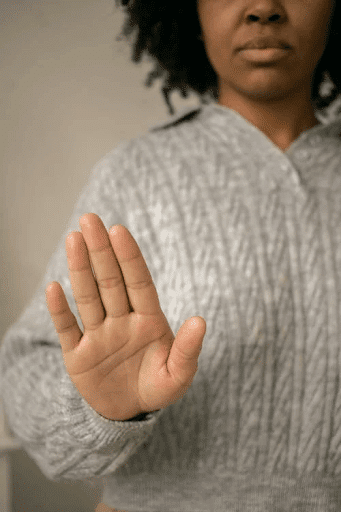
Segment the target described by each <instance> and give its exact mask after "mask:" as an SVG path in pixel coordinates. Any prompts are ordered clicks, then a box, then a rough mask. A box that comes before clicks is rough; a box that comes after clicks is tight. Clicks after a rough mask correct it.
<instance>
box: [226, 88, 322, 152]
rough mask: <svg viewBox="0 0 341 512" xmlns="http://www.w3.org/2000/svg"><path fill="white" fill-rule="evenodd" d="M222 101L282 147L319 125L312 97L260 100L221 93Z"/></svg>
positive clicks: (284, 148)
mask: <svg viewBox="0 0 341 512" xmlns="http://www.w3.org/2000/svg"><path fill="white" fill-rule="evenodd" d="M218 103H219V104H221V105H224V106H226V107H228V108H231V109H233V110H235V111H236V112H238V113H239V114H241V115H242V116H243V117H245V118H246V119H247V120H248V121H249V122H250V123H252V124H253V125H255V126H256V127H257V128H258V129H259V130H261V131H262V132H263V133H264V134H265V135H266V136H267V137H268V138H269V139H270V140H271V141H272V142H273V143H274V144H275V145H276V146H278V147H279V148H280V149H281V150H282V151H285V150H286V149H288V147H289V146H290V145H291V144H292V143H293V142H294V140H295V139H297V137H298V136H299V135H300V134H301V133H302V132H304V131H306V130H308V129H309V128H313V127H314V126H316V125H318V124H319V122H318V120H317V119H316V117H315V114H314V108H313V105H312V103H311V101H310V98H306V97H305V98H302V96H301V97H296V98H293V97H291V98H290V99H289V100H288V99H286V100H283V99H282V100H273V101H269V100H268V101H263V102H260V101H259V99H257V100H255V99H254V98H250V97H247V98H246V99H245V97H242V96H240V95H234V94H232V93H231V91H229V93H228V95H225V96H224V94H221V95H220V96H219V100H218Z"/></svg>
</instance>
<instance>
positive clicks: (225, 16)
mask: <svg viewBox="0 0 341 512" xmlns="http://www.w3.org/2000/svg"><path fill="white" fill-rule="evenodd" d="M334 1H335V0H198V3H197V7H198V14H199V21H200V24H201V29H202V34H203V40H204V45H205V49H206V53H207V56H208V59H209V60H210V62H211V65H212V67H213V69H214V70H215V72H216V74H217V76H218V86H219V102H220V103H222V104H228V99H229V97H230V96H231V95H232V96H235V95H236V94H237V95H239V96H240V95H242V96H243V97H245V96H248V97H250V98H251V97H253V98H257V99H258V100H259V99H261V98H262V99H263V101H264V100H265V101H267V100H271V99H272V100H276V99H280V98H283V97H285V96H288V95H289V94H290V93H292V92H293V91H294V90H295V91H297V88H303V89H305V90H306V91H307V89H308V90H309V91H311V84H312V80H313V76H314V71H315V69H316V66H317V64H318V62H319V61H320V59H321V57H322V55H323V52H324V49H325V47H326V44H327V40H328V35H329V28H330V23H329V22H330V20H331V18H332V14H333V8H334ZM259 37H273V38H275V39H277V40H280V41H281V42H283V43H286V44H287V45H288V46H290V48H288V49H282V50H279V49H277V50H275V51H274V50H269V49H268V50H260V49H258V50H256V49H253V50H250V49H249V50H248V51H245V50H244V51H243V50H239V48H240V47H242V46H244V45H245V44H246V43H248V42H250V40H254V39H257V38H259ZM277 42H278V41H277ZM259 43H260V42H259V41H258V42H257V41H255V46H257V45H258V46H259ZM263 43H264V41H263ZM276 44H277V43H276V42H269V41H268V42H267V43H266V41H265V44H263V46H268V48H270V47H273V46H274V45H276Z"/></svg>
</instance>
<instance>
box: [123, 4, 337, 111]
mask: <svg viewBox="0 0 341 512" xmlns="http://www.w3.org/2000/svg"><path fill="white" fill-rule="evenodd" d="M115 2H116V6H117V7H121V6H122V7H123V8H124V10H125V13H126V15H127V17H126V19H125V22H124V25H123V27H122V31H121V34H120V35H119V36H118V37H117V40H122V39H123V38H124V39H126V40H129V39H130V37H131V35H132V34H133V32H134V31H135V32H136V39H135V41H134V43H133V52H132V61H133V62H139V61H140V60H141V57H142V54H143V53H145V54H146V55H148V56H149V57H151V58H152V59H153V60H154V63H155V67H154V69H153V70H152V71H151V72H150V73H149V74H148V76H147V80H146V82H145V85H146V86H147V87H150V86H151V85H152V84H153V82H154V81H155V80H156V79H158V78H161V79H163V87H162V93H163V96H164V99H165V102H166V104H167V106H168V109H169V113H170V114H174V108H173V106H172V103H171V101H170V93H171V92H172V91H173V90H176V89H177V90H179V92H180V94H181V96H182V97H183V98H187V97H188V93H189V92H190V91H191V90H192V91H194V92H195V93H196V94H198V95H199V98H200V101H201V103H207V102H209V101H210V100H212V99H218V85H217V76H216V73H215V71H214V69H213V68H212V65H211V63H210V61H209V60H208V57H207V55H206V51H205V47H204V45H203V42H202V40H201V38H200V37H201V26H200V22H199V16H198V13H197V8H196V2H195V1H186V2H184V1H183V0H172V1H171V2H170V1H169V0H161V1H160V0H159V1H157V0H115ZM340 25H341V2H339V1H338V0H335V6H334V12H333V17H332V20H331V23H330V26H329V37H328V41H327V45H326V48H325V51H324V53H323V55H322V57H321V59H320V61H319V63H318V65H317V67H316V69H315V73H314V78H313V83H312V102H313V105H314V107H315V108H317V109H319V110H321V109H326V108H328V107H329V106H330V105H331V103H332V102H333V101H334V100H335V99H336V98H337V97H338V96H339V95H340V93H341V66H340V64H339V61H338V58H337V57H336V55H335V54H336V52H335V50H336V48H341V32H340V29H339V27H340ZM326 80H329V82H330V86H331V87H330V90H329V92H328V93H327V94H321V86H322V84H324V83H325V82H326Z"/></svg>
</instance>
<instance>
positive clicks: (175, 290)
mask: <svg viewBox="0 0 341 512" xmlns="http://www.w3.org/2000/svg"><path fill="white" fill-rule="evenodd" d="M127 8H128V13H129V19H130V20H131V22H129V21H128V22H127V25H126V29H125V30H126V34H127V35H129V32H130V28H129V27H130V26H137V27H138V28H139V33H138V38H137V41H136V44H135V50H136V51H135V59H138V57H139V56H140V54H141V52H142V51H143V50H145V51H147V52H148V53H149V54H150V55H152V56H153V57H154V58H155V59H156V61H157V63H158V64H157V66H156V70H155V72H154V73H152V76H151V77H150V81H149V83H151V81H152V80H153V79H154V78H155V77H158V76H162V74H165V73H166V74H167V73H168V74H167V78H166V84H165V87H164V93H165V97H166V100H167V102H168V104H169V105H170V102H169V99H168V96H169V94H168V93H169V92H170V91H171V90H172V89H174V88H180V89H181V90H182V91H183V93H186V90H187V88H188V87H189V88H192V89H193V90H195V91H197V92H198V93H199V94H202V95H203V97H204V95H205V94H206V93H208V94H211V95H212V97H213V100H211V101H209V100H207V102H206V103H205V102H204V104H203V106H202V107H201V108H197V109H191V111H190V112H188V113H186V114H185V115H184V114H183V115H180V116H178V117H175V118H172V119H171V120H169V121H168V122H166V123H164V124H163V125H162V126H159V127H158V128H156V129H154V130H153V131H151V133H150V134H147V135H145V136H143V137H140V138H137V139H135V140H133V141H131V142H129V143H126V144H124V145H122V146H121V147H120V148H118V149H117V150H115V151H113V152H111V153H110V154H109V155H107V156H106V157H105V158H104V159H103V160H102V161H101V162H100V163H99V164H98V166H97V167H96V169H95V170H94V172H93V174H92V177H91V179H90V181H89V184H88V185H87V187H86V188H85V190H84V191H83V193H82V196H81V198H80V200H79V202H78V204H77V205H76V207H75V210H74V213H73V216H72V219H71V221H70V224H69V229H68V231H71V233H70V234H69V236H68V237H67V240H66V252H67V262H66V260H65V258H64V244H63V242H64V239H63V240H62V241H61V243H60V245H59V248H58V250H57V251H56V254H55V255H54V256H53V258H52V260H51V263H50V265H49V268H48V270H47V273H46V276H45V279H44V283H43V285H42V288H41V290H40V291H39V292H38V293H37V296H36V297H35V298H34V300H33V302H32V304H31V305H30V306H29V308H28V309H27V311H26V312H25V313H24V314H23V317H22V318H21V319H20V320H19V322H18V323H17V324H16V325H15V326H13V328H12V329H11V330H10V331H9V332H8V334H7V336H6V338H5V341H4V346H3V348H2V374H3V397H4V403H5V406H6V412H7V415H8V418H9V422H10V425H11V427H12V430H13V432H14V433H15V434H16V435H17V436H18V437H20V438H21V439H22V440H23V442H24V446H25V447H26V449H27V450H28V451H29V452H30V453H31V455H32V456H33V457H35V459H36V460H37V462H38V463H39V465H40V467H41V468H42V471H43V472H44V473H45V474H46V475H47V476H49V478H51V479H54V480H62V479H74V478H76V479H88V480H89V479H96V478H101V479H102V480H103V482H104V484H105V486H104V495H103V503H102V504H100V505H99V507H98V509H97V512H99V511H100V510H102V509H104V510H116V508H113V507H118V508H119V509H120V510H123V509H124V510H126V511H129V512H137V511H144V512H147V511H148V512H149V511H154V512H157V511H161V510H162V511H165V512H170V511H172V512H175V511H179V510H181V511H187V510H195V511H197V512H201V511H202V512H204V511H207V510H214V511H217V512H219V511H236V510H241V509H242V510H244V511H246V512H248V511H249V512H254V511H255V510H269V511H270V510H273V511H274V510H283V511H284V510H288V511H289V510H293V509H300V510H302V511H309V512H311V511H322V510H323V511H328V512H331V511H334V510H338V507H339V503H340V502H341V493H340V474H341V448H340V443H339V442H338V440H339V439H340V437H341V430H340V428H341V427H340V425H341V423H340V421H339V411H340V410H341V407H340V406H341V396H340V390H339V379H340V373H341V359H340V351H339V339H340V335H341V326H340V325H339V312H340V307H341V302H340V297H341V293H340V292H341V288H340V286H339V282H340V280H341V267H340V262H341V253H340V247H341V243H340V242H341V231H340V228H339V226H340V223H339V219H340V218H341V209H340V206H339V205H340V201H339V197H340V193H341V178H340V175H339V167H340V157H341V151H340V149H341V146H340V133H341V119H336V120H334V121H332V122H330V123H322V122H321V117H320V116H318V115H317V112H316V107H319V108H322V107H325V106H327V105H329V104H330V102H331V101H332V100H333V99H335V97H336V95H337V94H338V93H339V91H340V78H339V70H338V68H337V65H334V64H333V62H332V59H331V50H332V48H335V46H336V45H339V39H338V38H339V35H338V32H337V30H336V27H337V26H338V24H339V18H340V6H339V5H336V3H335V2H333V1H332V0H309V2H308V0H306V1H303V2H302V1H299V0H297V1H293V0H232V1H230V2H226V1H225V0H199V1H198V4H197V6H195V5H194V4H192V5H189V4H188V5H184V4H183V3H181V4H180V2H179V5H178V8H176V4H174V2H171V3H169V4H167V3H165V2H162V3H160V4H157V5H154V2H151V5H150V6H148V5H147V2H145V1H144V2H136V1H135V2H132V3H130V4H129V5H128V6H127ZM200 32H201V34H200ZM325 71H328V73H329V76H330V78H331V79H332V81H333V84H334V86H335V87H334V91H333V94H331V95H330V96H329V98H328V99H326V100H325V101H324V100H323V98H322V96H321V95H320V89H319V86H320V85H321V81H322V78H323V76H324V72H325ZM87 212H91V213H87ZM78 221H79V223H80V226H81V233H80V232H78V231H76V230H75V229H76V227H77V225H78V224H77V223H78ZM122 225H124V226H127V227H128V228H129V231H128V229H126V228H125V227H123V226H122ZM110 226H113V227H112V228H110V229H108V228H109V227H110ZM107 227H108V228H107ZM132 233H133V234H134V237H133V236H132ZM135 240H136V241H137V242H138V244H137V243H136V241H135ZM142 254H143V256H142ZM66 263H67V264H66ZM67 275H69V279H68V278H67ZM59 283H61V285H62V286H61V285H60V284H59ZM44 291H46V301H47V306H48V309H49V314H50V315H51V319H52V321H53V323H54V327H55V330H56V332H57V333H58V337H57V335H56V332H54V331H53V328H52V326H51V322H50V319H49V318H48V314H47V313H46V311H45V310H44V308H43V302H44ZM75 304H77V309H78V313H79V318H77V317H76V316H75V315H74V314H73V312H72V311H71V309H70V306H71V307H74V305H75ZM38 312H39V314H38ZM193 314H197V315H198V316H195V317H193V316H191V315H193ZM186 318H187V319H188V320H186V321H185V323H184V324H183V325H182V326H181V324H182V323H183V321H184V320H185V319H186ZM79 319H80V320H81V321H82V324H83V332H82V330H81V329H80V327H79V325H80V321H79ZM77 320H78V322H77ZM168 322H169V324H168ZM180 326H181V327H180ZM173 331H174V332H177V335H176V336H175V337H174V335H173ZM205 331H206V335H205ZM204 335H205V340H204V339H203V338H204ZM56 338H57V339H56ZM58 343H60V346H61V349H62V350H61V352H62V354H61V352H60V350H58V348H59V345H58ZM18 354H20V357H19V360H18ZM14 355H15V357H14ZM21 361H22V363H21ZM24 362H25V364H23V363H24ZM42 383H44V388H43V389H42ZM37 397H38V398H39V397H40V398H43V397H44V398H45V400H37ZM46 397H48V403H49V404H51V405H50V406H49V408H48V409H46ZM23 398H25V400H23ZM37 403H38V405H37ZM40 403H44V408H43V407H40V406H39V404H40ZM23 418H25V422H23V421H22V419H23ZM42 418H43V421H42ZM38 419H39V421H38ZM23 424H24V425H25V428H24V427H23ZM104 504H105V505H104ZM101 507H102V508H101ZM106 507H109V508H106ZM110 507H111V509H110Z"/></svg>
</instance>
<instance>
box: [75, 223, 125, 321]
mask: <svg viewBox="0 0 341 512" xmlns="http://www.w3.org/2000/svg"><path fill="white" fill-rule="evenodd" d="M79 223H80V226H81V228H82V234H83V236H84V240H85V242H86V245H87V248H88V252H89V255H90V258H91V262H92V266H93V269H94V272H95V277H96V281H97V286H98V289H99V293H100V296H101V299H102V303H103V306H104V308H105V311H106V314H107V315H108V316H111V317H119V316H123V315H125V314H127V313H129V312H130V306H129V300H128V296H127V292H126V288H125V285H124V280H123V277H122V273H121V270H120V267H119V265H118V263H117V260H116V256H115V253H114V251H113V248H112V245H111V242H110V239H109V235H108V232H107V230H106V228H105V226H104V224H103V222H102V220H101V219H100V217H99V216H98V215H96V214H94V213H89V214H86V215H83V216H82V217H81V218H80V220H79Z"/></svg>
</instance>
